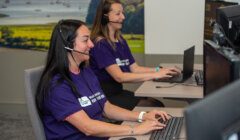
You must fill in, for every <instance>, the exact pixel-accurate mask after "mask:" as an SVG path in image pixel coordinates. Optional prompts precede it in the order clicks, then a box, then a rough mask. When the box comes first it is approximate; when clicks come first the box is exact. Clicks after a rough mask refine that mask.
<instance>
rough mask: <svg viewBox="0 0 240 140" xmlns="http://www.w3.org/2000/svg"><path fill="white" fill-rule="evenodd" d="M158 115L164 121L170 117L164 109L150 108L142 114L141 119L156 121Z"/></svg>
mask: <svg viewBox="0 0 240 140" xmlns="http://www.w3.org/2000/svg"><path fill="white" fill-rule="evenodd" d="M159 117H161V118H163V120H164V121H166V120H168V119H169V118H170V117H169V115H168V114H167V113H166V112H165V111H160V110H152V111H150V112H148V113H146V114H144V116H143V120H152V121H157V120H158V118H159Z"/></svg>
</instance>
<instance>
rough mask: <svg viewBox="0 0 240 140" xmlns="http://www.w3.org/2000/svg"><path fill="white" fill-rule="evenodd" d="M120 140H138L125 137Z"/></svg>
mask: <svg viewBox="0 0 240 140" xmlns="http://www.w3.org/2000/svg"><path fill="white" fill-rule="evenodd" d="M119 140H137V139H136V138H134V137H125V138H121V139H119Z"/></svg>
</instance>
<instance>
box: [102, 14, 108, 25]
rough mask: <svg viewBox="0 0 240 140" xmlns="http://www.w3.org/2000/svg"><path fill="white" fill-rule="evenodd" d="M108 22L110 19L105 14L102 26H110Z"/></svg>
mask: <svg viewBox="0 0 240 140" xmlns="http://www.w3.org/2000/svg"><path fill="white" fill-rule="evenodd" d="M108 22H109V17H108V16H107V15H105V14H104V15H103V16H102V24H103V25H106V24H108Z"/></svg>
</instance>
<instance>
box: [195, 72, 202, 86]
mask: <svg viewBox="0 0 240 140" xmlns="http://www.w3.org/2000/svg"><path fill="white" fill-rule="evenodd" d="M203 79H204V78H203V71H202V70H196V72H195V80H196V82H197V85H203V84H204V82H203V81H204V80H203Z"/></svg>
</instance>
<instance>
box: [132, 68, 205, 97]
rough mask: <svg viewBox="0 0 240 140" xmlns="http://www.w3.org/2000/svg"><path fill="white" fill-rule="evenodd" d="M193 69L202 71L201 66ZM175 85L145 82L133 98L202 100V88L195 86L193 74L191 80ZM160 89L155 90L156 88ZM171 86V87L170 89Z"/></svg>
mask: <svg viewBox="0 0 240 140" xmlns="http://www.w3.org/2000/svg"><path fill="white" fill-rule="evenodd" d="M162 66H164V67H165V66H167V67H173V66H178V67H182V66H180V64H162ZM194 69H198V70H200V69H203V66H202V64H195V65H194ZM175 84H176V83H166V82H153V81H145V82H143V84H142V85H141V86H140V87H139V88H138V89H137V90H136V91H135V96H141V97H168V98H184V99H186V98H190V99H191V98H192V99H199V98H203V87H202V86H197V85H196V82H195V79H194V74H193V76H192V77H191V78H189V79H188V80H187V81H185V82H184V83H183V84H181V83H180V84H176V85H175ZM188 85H193V86H188ZM157 86H158V87H162V88H156V87H157ZM171 86H172V87H171Z"/></svg>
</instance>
